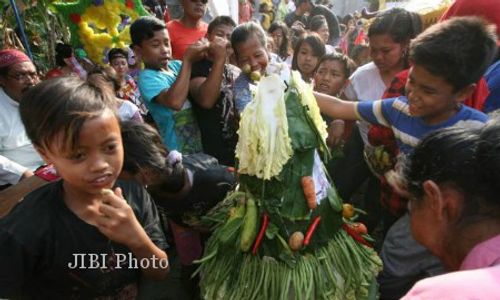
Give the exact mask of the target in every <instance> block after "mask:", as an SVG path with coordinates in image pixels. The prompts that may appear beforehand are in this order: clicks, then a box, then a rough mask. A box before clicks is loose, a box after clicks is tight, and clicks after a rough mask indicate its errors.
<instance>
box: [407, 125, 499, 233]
mask: <svg viewBox="0 0 500 300" xmlns="http://www.w3.org/2000/svg"><path fill="white" fill-rule="evenodd" d="M404 177H405V180H406V183H407V189H408V191H409V192H410V194H411V195H412V196H413V197H414V198H415V200H416V201H419V200H421V199H422V197H423V196H424V190H423V183H424V182H425V181H426V180H432V181H434V182H435V183H436V184H438V185H447V186H450V187H452V188H454V189H456V190H458V191H459V192H460V193H461V194H462V195H463V196H464V208H463V209H462V215H461V217H460V219H459V222H462V224H467V223H468V222H473V220H477V217H494V218H498V217H500V201H499V200H498V195H499V194H500V185H499V184H498V183H499V182H500V122H499V121H498V120H494V121H491V122H490V123H488V124H487V125H486V126H484V127H482V128H479V129H470V128H459V127H450V128H445V129H442V130H438V131H436V132H433V133H431V134H429V135H428V136H427V137H425V138H424V139H423V140H422V141H421V142H420V143H419V144H418V145H417V147H415V149H414V151H413V153H412V154H411V155H410V157H409V159H408V161H407V162H406V163H405V167H404Z"/></svg>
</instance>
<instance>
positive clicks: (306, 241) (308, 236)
mask: <svg viewBox="0 0 500 300" xmlns="http://www.w3.org/2000/svg"><path fill="white" fill-rule="evenodd" d="M320 221H321V217H320V216H316V218H314V220H313V221H312V223H311V225H309V228H307V232H306V237H305V238H304V247H305V246H307V245H309V243H310V242H311V237H312V235H313V233H314V231H316V227H318V224H319V222H320Z"/></svg>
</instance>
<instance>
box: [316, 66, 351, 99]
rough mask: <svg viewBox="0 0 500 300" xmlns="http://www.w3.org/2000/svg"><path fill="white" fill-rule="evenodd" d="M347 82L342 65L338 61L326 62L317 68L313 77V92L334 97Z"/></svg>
mask: <svg viewBox="0 0 500 300" xmlns="http://www.w3.org/2000/svg"><path fill="white" fill-rule="evenodd" d="M346 82H347V76H346V74H344V67H343V64H342V63H341V62H340V61H338V60H326V61H324V62H322V63H321V64H320V65H319V66H318V70H317V71H316V74H315V75H314V90H315V91H318V92H320V93H324V94H327V95H331V96H336V95H337V94H338V93H339V92H340V91H341V90H342V88H343V87H344V85H345V84H346Z"/></svg>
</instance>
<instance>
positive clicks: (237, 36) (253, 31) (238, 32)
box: [231, 22, 267, 56]
mask: <svg viewBox="0 0 500 300" xmlns="http://www.w3.org/2000/svg"><path fill="white" fill-rule="evenodd" d="M253 35H255V36H256V37H257V39H258V40H259V42H260V44H261V45H262V47H264V48H265V49H267V35H266V32H265V31H264V29H262V27H261V26H260V25H259V24H257V23H255V22H248V23H243V24H240V25H238V26H236V28H234V30H233V33H232V34H231V47H233V50H234V54H236V56H238V45H239V44H241V43H244V42H246V41H247V40H248V39H249V38H251V37H252V36H253Z"/></svg>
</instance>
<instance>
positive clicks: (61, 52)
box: [56, 43, 73, 67]
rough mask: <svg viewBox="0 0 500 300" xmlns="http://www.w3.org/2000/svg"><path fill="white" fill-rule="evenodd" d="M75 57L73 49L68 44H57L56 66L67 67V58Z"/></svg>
mask: <svg viewBox="0 0 500 300" xmlns="http://www.w3.org/2000/svg"><path fill="white" fill-rule="evenodd" d="M71 56H73V48H71V46H70V45H68V44H63V43H57V45H56V65H58V66H59V67H64V66H66V63H65V62H64V59H65V58H70V57H71Z"/></svg>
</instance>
